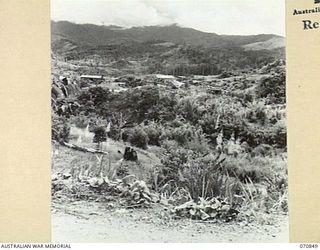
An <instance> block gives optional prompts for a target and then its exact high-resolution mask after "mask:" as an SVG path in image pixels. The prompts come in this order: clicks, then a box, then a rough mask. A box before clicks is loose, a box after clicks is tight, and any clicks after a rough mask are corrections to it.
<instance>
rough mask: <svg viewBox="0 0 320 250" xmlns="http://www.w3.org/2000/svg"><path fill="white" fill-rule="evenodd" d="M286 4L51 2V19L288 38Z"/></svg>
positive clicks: (240, 0) (241, 0) (236, 0)
mask: <svg viewBox="0 0 320 250" xmlns="http://www.w3.org/2000/svg"><path fill="white" fill-rule="evenodd" d="M284 13H285V1H284V0H267V1H262V0H51V19H52V20H55V21H57V20H67V21H71V22H75V23H93V24H98V25H102V24H104V25H110V24H114V25H119V26H122V27H132V26H149V25H168V24H172V23H177V24H178V25H180V26H182V27H190V28H194V29H198V30H201V31H205V32H215V33H218V34H234V35H242V34H243V35H249V34H261V33H265V34H266V33H273V34H278V35H284V34H285V14H284Z"/></svg>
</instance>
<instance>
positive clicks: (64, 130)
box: [51, 114, 70, 143]
mask: <svg viewBox="0 0 320 250" xmlns="http://www.w3.org/2000/svg"><path fill="white" fill-rule="evenodd" d="M69 134H70V127H69V124H68V123H67V120H66V118H63V117H59V116H57V115H55V114H53V115H52V125H51V138H52V140H56V141H58V142H60V143H61V142H68V141H69Z"/></svg>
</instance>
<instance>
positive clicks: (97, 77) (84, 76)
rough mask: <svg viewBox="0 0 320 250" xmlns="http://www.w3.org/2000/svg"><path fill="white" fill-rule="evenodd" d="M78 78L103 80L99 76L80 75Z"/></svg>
mask: <svg viewBox="0 0 320 250" xmlns="http://www.w3.org/2000/svg"><path fill="white" fill-rule="evenodd" d="M80 78H92V79H103V76H99V75H81V76H80Z"/></svg>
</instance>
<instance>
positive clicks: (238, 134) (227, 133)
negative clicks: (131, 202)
mask: <svg viewBox="0 0 320 250" xmlns="http://www.w3.org/2000/svg"><path fill="white" fill-rule="evenodd" d="M78 28H79V29H82V28H83V27H82V28H81V27H80V26H79V27H78ZM95 28H97V27H95ZM97 29H98V28H97ZM99 29H100V28H99ZM175 29H176V28H175ZM108 32H109V31H108ZM116 33H117V32H113V33H112V34H113V35H115V34H116ZM71 35H72V34H71ZM73 35H74V37H77V36H78V34H73ZM69 39H70V37H69V38H68V39H67V38H63V39H60V38H59V39H57V40H55V41H54V43H53V52H54V53H53V55H52V58H53V76H52V78H53V81H54V82H59V76H60V75H63V76H66V77H68V78H69V80H70V82H78V81H79V75H81V74H102V75H106V76H107V77H106V79H105V81H104V82H103V83H102V84H100V85H97V86H91V87H89V88H86V89H82V90H81V91H79V92H78V93H76V94H74V95H72V97H68V98H61V99H57V100H54V101H53V114H52V117H53V118H52V120H53V122H52V125H53V129H52V133H53V140H55V141H58V142H66V141H68V140H69V139H70V127H71V126H73V127H76V128H88V129H89V130H90V131H91V132H93V133H94V137H93V142H94V143H98V145H99V147H100V146H101V145H100V144H101V143H103V142H104V141H106V140H107V141H108V140H110V138H111V139H112V140H113V141H116V142H119V143H120V144H121V143H122V144H121V145H122V146H123V147H124V146H125V145H128V144H130V145H131V146H133V147H135V148H136V149H137V150H141V151H140V152H142V153H143V154H145V155H148V153H150V152H153V153H154V152H155V153H154V154H156V155H157V161H153V162H151V161H150V162H148V163H145V162H141V161H139V159H138V161H136V162H130V161H124V162H123V163H122V164H120V165H119V166H117V168H118V170H117V174H118V176H124V175H126V174H127V173H129V172H130V171H131V173H132V172H133V173H134V174H136V173H138V172H139V171H140V172H141V171H142V172H143V174H141V175H140V177H141V178H143V179H144V181H146V182H147V185H148V186H149V188H151V189H152V190H153V191H155V192H157V193H159V194H160V195H161V196H162V197H166V198H167V199H168V200H172V202H173V203H174V204H176V205H180V204H182V203H183V202H185V201H187V200H189V199H193V200H195V201H198V200H201V199H207V198H208V199H210V198H212V197H219V199H220V198H221V199H226V200H228V202H229V203H230V204H231V205H232V207H234V208H239V207H241V208H242V209H244V210H246V211H262V212H268V213H270V212H272V211H277V212H279V211H287V168H286V157H287V155H286V144H287V141H286V121H285V119H286V117H285V107H286V105H285V103H286V91H285V89H286V88H285V87H286V86H285V78H286V77H285V65H284V63H285V62H284V60H283V53H284V51H283V49H273V50H268V51H267V50H262V51H261V50H259V51H247V50H244V49H243V48H241V47H239V46H235V45H234V44H233V45H232V44H230V43H226V44H227V45H228V46H221V47H214V46H203V45H201V46H200V45H195V44H192V45H190V44H185V43H183V44H182V43H180V44H177V43H172V42H167V41H159V40H156V41H154V40H153V41H139V42H137V41H126V42H117V43H109V44H106V45H104V44H100V45H97V44H95V45H92V44H91V43H93V42H94V41H92V40H90V39H91V38H90V39H89V38H88V39H89V40H87V44H76V43H75V42H74V41H71V40H69ZM210 39H212V38H210ZM214 39H220V38H219V37H216V36H214ZM225 39H226V38H225ZM230 39H231V38H230ZM232 39H233V38H232ZM239 39H240V40H239ZM239 39H238V40H239V41H238V44H241V45H242V44H246V43H247V42H248V41H263V39H265V36H264V35H261V36H255V37H240V38H239ZM252 39H253V40H252ZM208 41H211V40H208ZM192 42H197V40H192ZM223 44H224V43H223ZM238 44H237V45H238ZM159 73H162V74H169V75H171V76H176V77H175V78H172V77H171V78H170V77H169V80H163V79H161V78H159V77H156V76H155V74H159ZM212 75H214V76H212ZM173 79H174V80H173ZM176 80H177V81H179V82H182V83H183V84H182V85H181V86H180V87H177V86H176V85H174V83H175V81H176ZM117 83H121V84H122V86H125V88H123V89H122V91H114V89H112V88H111V87H110V86H113V85H112V84H117ZM107 124H108V125H111V126H110V128H109V129H108V131H107V129H106V126H107ZM138 158H139V157H138ZM99 164H101V162H100V163H99ZM109 164H110V162H109ZM109 167H110V166H109ZM134 171H136V172H134ZM96 172H97V171H96ZM120 172H121V173H120ZM112 176H113V177H114V175H112Z"/></svg>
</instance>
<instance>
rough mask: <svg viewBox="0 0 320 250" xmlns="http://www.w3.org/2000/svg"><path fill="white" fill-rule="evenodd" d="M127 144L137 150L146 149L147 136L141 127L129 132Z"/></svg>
mask: <svg viewBox="0 0 320 250" xmlns="http://www.w3.org/2000/svg"><path fill="white" fill-rule="evenodd" d="M128 139H129V142H130V143H131V145H133V146H136V147H138V148H142V149H147V146H148V141H149V138H148V135H147V133H146V132H145V131H144V130H143V128H142V127H141V126H138V127H135V128H134V129H132V130H131V131H130V135H129V138H128Z"/></svg>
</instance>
